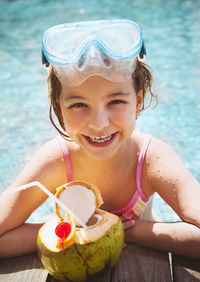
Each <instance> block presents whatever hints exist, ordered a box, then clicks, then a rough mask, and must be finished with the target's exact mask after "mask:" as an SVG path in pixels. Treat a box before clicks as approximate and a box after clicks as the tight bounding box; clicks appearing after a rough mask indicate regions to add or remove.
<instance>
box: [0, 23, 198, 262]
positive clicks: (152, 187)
mask: <svg viewBox="0 0 200 282" xmlns="http://www.w3.org/2000/svg"><path fill="white" fill-rule="evenodd" d="M43 52H44V54H43V63H44V64H45V65H46V67H47V69H48V72H49V77H48V84H49V96H50V101H51V106H50V117H51V120H52V122H53V124H54V125H55V126H56V124H55V123H54V121H53V119H52V116H51V113H52V108H53V110H54V112H55V114H56V116H57V118H58V121H59V123H60V126H61V128H58V131H59V132H60V137H56V138H54V139H53V140H50V141H49V142H48V143H47V144H45V145H44V146H43V147H42V148H41V149H40V150H39V151H38V152H36V154H35V155H34V156H33V158H32V160H31V161H30V162H29V163H28V164H27V165H26V167H25V168H24V170H23V171H22V172H21V174H20V175H19V176H18V177H17V179H16V180H15V181H14V183H13V184H12V185H11V187H10V188H13V187H16V186H19V185H23V184H26V183H28V182H32V181H39V182H41V183H42V184H43V185H44V186H46V187H47V188H48V189H49V191H51V192H52V193H55V190H56V188H57V187H59V186H61V185H62V184H64V183H66V182H67V181H71V180H84V181H87V182H90V183H94V184H95V185H96V186H97V187H98V189H99V190H100V192H101V195H102V197H103V200H104V204H103V206H102V207H101V208H102V209H105V210H107V211H110V212H113V213H115V214H118V215H119V216H121V218H122V220H123V225H124V228H125V231H126V232H125V235H126V241H127V242H139V243H141V244H144V245H146V246H149V247H153V248H158V249H160V250H164V251H171V252H174V253H177V254H180V255H187V256H190V257H195V258H200V248H199V246H200V205H199V202H200V185H199V183H198V182H197V181H196V180H195V179H194V178H193V177H192V175H191V174H190V173H189V172H188V171H187V170H186V168H185V167H184V165H183V163H182V162H181V160H180V159H179V158H178V156H177V155H176V153H175V152H174V151H173V150H172V149H171V148H170V147H169V146H168V145H167V144H166V143H164V142H163V141H161V140H158V139H156V138H153V137H151V136H149V135H146V134H144V133H140V132H136V131H135V130H134V129H135V123H136V119H137V118H138V116H139V115H140V112H141V111H142V110H143V109H144V98H145V96H146V95H147V93H149V94H150V97H151V98H154V95H153V93H152V88H151V87H152V77H151V73H150V70H149V68H148V67H147V65H145V64H144V63H143V62H142V59H143V57H144V55H145V49H144V45H143V40H142V34H141V31H140V29H139V27H138V25H137V24H135V23H134V22H132V21H128V20H114V21H96V22H82V23H73V24H64V25H60V26H55V27H53V28H51V29H49V30H47V31H46V32H45V34H44V38H43ZM56 127H57V126H56ZM61 136H62V137H61ZM155 192H157V193H159V195H160V196H161V197H162V198H163V199H164V200H165V201H166V202H167V203H168V204H169V205H170V206H171V207H172V208H173V210H174V211H175V212H176V213H177V214H178V215H179V217H180V218H181V219H182V221H181V222H176V223H164V222H158V221H156V220H155V219H154V218H153V215H152V211H151V201H152V196H153V194H154V193H155ZM46 198H47V196H46V195H45V194H44V193H43V192H42V191H41V190H39V189H38V188H36V187H33V188H30V189H27V190H25V191H20V192H17V193H12V194H9V195H5V196H2V197H1V198H0V206H1V214H0V257H10V256H17V255H21V254H25V253H29V252H33V251H35V250H36V238H37V233H38V229H39V228H40V227H41V224H28V223H25V221H26V219H27V218H28V217H29V216H30V214H31V213H32V212H33V211H34V210H35V209H37V208H38V207H39V206H40V205H41V204H42V203H43V202H44V201H45V200H46Z"/></svg>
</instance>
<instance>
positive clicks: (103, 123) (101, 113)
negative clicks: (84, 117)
mask: <svg viewBox="0 0 200 282" xmlns="http://www.w3.org/2000/svg"><path fill="white" fill-rule="evenodd" d="M109 123H110V121H109V116H108V113H107V112H106V111H105V110H104V109H98V110H96V111H93V112H92V113H91V115H90V118H89V121H88V127H89V128H91V129H93V130H96V131H97V130H98V131H100V130H102V129H104V128H106V127H107V126H108V125H109Z"/></svg>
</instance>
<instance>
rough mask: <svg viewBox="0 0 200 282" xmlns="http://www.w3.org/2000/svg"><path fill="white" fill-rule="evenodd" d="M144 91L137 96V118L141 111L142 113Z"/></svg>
mask: <svg viewBox="0 0 200 282" xmlns="http://www.w3.org/2000/svg"><path fill="white" fill-rule="evenodd" d="M143 100H144V98H143V90H142V89H141V90H140V91H139V92H138V93H137V96H136V102H137V104H136V118H137V117H138V116H139V114H140V111H141V108H142V105H143Z"/></svg>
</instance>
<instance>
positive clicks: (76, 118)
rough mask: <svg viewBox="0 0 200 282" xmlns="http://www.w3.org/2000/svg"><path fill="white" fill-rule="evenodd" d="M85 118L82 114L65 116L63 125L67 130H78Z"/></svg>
mask: <svg viewBox="0 0 200 282" xmlns="http://www.w3.org/2000/svg"><path fill="white" fill-rule="evenodd" d="M85 121H86V117H85V115H84V114H83V113H76V114H67V115H66V116H65V117H64V123H65V126H66V129H67V128H70V129H78V128H81V127H82V125H83V124H84V123H85Z"/></svg>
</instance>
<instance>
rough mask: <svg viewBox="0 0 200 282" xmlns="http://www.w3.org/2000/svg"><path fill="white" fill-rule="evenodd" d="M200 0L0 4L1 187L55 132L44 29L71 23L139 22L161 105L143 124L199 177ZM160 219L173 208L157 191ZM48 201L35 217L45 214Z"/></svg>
mask: <svg viewBox="0 0 200 282" xmlns="http://www.w3.org/2000/svg"><path fill="white" fill-rule="evenodd" d="M199 14H200V1H198V0H168V1H166V0H134V1H133V0H123V1H119V0H98V1H97V0H71V1H67V0H57V1H54V0H45V1H44V0H32V1H26V0H16V1H11V0H10V1H8V0H1V1H0V123H1V126H0V185H1V188H0V191H2V190H3V189H5V188H6V186H7V185H9V183H11V182H12V180H13V179H14V178H15V177H16V175H17V174H18V173H19V171H20V170H21V169H22V167H23V166H24V164H25V163H26V162H27V161H28V160H29V159H30V158H31V155H32V154H33V152H34V151H36V149H37V148H39V147H40V146H41V144H43V143H44V142H45V141H46V140H48V139H49V138H50V137H51V136H54V135H55V134H57V133H56V131H55V130H54V129H53V127H52V126H51V124H50V122H49V120H48V98H47V87H46V82H45V80H46V73H45V71H44V70H43V68H42V66H41V61H40V50H41V39H42V34H43V32H44V30H46V29H47V28H48V27H50V26H52V25H55V24H60V23H63V22H67V21H81V20H91V19H111V18H112V19H113V18H127V19H132V20H134V21H136V22H138V23H139V24H140V26H141V27H142V30H143V34H144V39H145V43H146V47H147V54H148V60H147V63H149V64H150V65H151V66H152V67H153V69H154V78H155V91H156V93H157V94H159V97H160V98H159V104H158V106H157V107H156V108H155V109H154V110H147V111H146V112H144V113H143V114H142V115H141V116H140V118H139V119H138V125H137V127H138V129H141V130H143V131H145V132H149V133H150V134H152V135H155V136H157V137H159V138H162V139H163V140H165V141H166V142H168V143H169V144H170V145H172V146H173V148H174V149H175V150H176V151H177V153H178V154H179V155H180V157H181V158H182V159H183V161H184V162H185V164H186V166H187V168H188V169H189V170H190V171H191V172H192V174H193V175H194V176H195V177H196V178H197V179H198V180H199V181H200V153H199V144H200V52H199V48H200V17H199ZM156 198H158V201H156V202H155V203H154V208H155V211H156V213H157V215H158V216H159V217H160V218H161V219H166V220H173V219H175V218H176V217H175V215H174V213H173V212H172V211H171V209H169V208H168V207H167V205H166V204H165V203H164V202H163V201H162V200H161V199H160V198H159V197H158V196H157V195H156ZM50 210H51V207H49V204H48V203H45V204H44V205H43V207H41V208H40V209H39V210H38V211H37V212H36V213H34V214H33V216H32V217H31V220H33V221H38V220H42V219H44V218H45V217H46V215H47V213H48V211H50Z"/></svg>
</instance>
